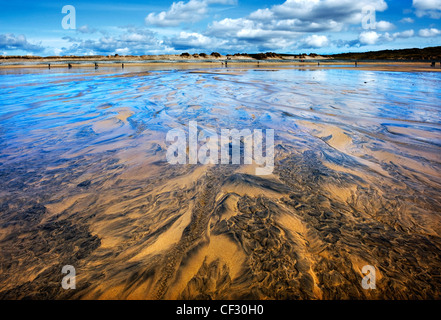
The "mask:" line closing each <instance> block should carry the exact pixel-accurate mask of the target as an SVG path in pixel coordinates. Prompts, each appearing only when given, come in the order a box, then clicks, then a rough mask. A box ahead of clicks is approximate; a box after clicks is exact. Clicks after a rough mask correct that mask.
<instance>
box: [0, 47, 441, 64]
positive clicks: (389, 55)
mask: <svg viewBox="0 0 441 320" xmlns="http://www.w3.org/2000/svg"><path fill="white" fill-rule="evenodd" d="M159 56H168V55H138V56H136V55H124V56H120V55H118V54H114V55H94V56H75V55H70V56H47V57H40V56H18V55H15V56H0V60H6V59H28V60H31V59H32V60H35V59H54V60H61V59H88V60H89V59H110V60H113V59H120V58H124V59H127V58H135V59H147V60H148V59H152V57H159ZM307 56H309V57H310V58H315V57H317V59H320V58H321V57H326V58H332V59H336V60H404V61H435V60H436V61H439V60H441V46H439V47H428V48H424V49H418V48H412V49H398V50H381V51H370V52H359V53H358V52H349V53H339V54H331V55H318V54H316V53H310V54H306V53H299V54H284V53H275V52H266V53H235V54H227V55H226V57H227V59H235V58H252V59H256V60H266V59H282V60H283V59H304V58H306V57H307ZM180 57H181V58H187V59H200V58H201V59H213V58H215V59H217V58H221V57H222V55H221V54H220V53H218V52H212V53H211V54H206V53H193V54H190V53H188V52H184V53H181V54H180Z"/></svg>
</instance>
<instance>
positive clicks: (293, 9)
mask: <svg viewBox="0 0 441 320" xmlns="http://www.w3.org/2000/svg"><path fill="white" fill-rule="evenodd" d="M65 5H72V6H73V7H74V8H75V16H76V17H75V18H76V19H75V27H76V28H75V29H63V27H62V20H63V18H64V17H65V16H66V15H67V14H68V13H65V14H63V13H62V8H63V6H65ZM1 8H2V10H1V11H0V54H2V55H16V54H20V55H26V54H29V55H40V56H47V55H71V54H73V55H92V54H105V55H107V54H115V53H118V54H120V55H124V54H135V55H140V54H171V53H181V52H190V53H194V52H197V53H200V52H206V53H211V52H212V51H217V52H220V53H223V54H227V53H236V52H248V53H251V52H266V51H275V52H279V53H311V52H316V53H322V54H326V53H339V52H357V51H358V52H360V51H371V50H382V49H400V48H413V47H419V48H423V47H428V46H438V45H441V23H440V19H441V0H404V1H403V0H286V1H285V0H267V1H262V0H257V1H256V0H252V1H250V0H183V1H151V0H130V1H120V0H116V1H109V0H106V1H103V0H102V1H84V0H75V1H70V0H69V1H67V0H66V1H44V0H40V1H22V0H11V1H4V0H2V1H1ZM367 8H370V10H367ZM372 9H375V10H374V11H373V10H372ZM369 12H375V20H373V19H370V20H366V17H367V14H369ZM363 21H365V22H366V21H368V22H369V23H368V25H366V23H365V24H363ZM373 21H374V22H375V23H372V22H373ZM69 22H72V21H69Z"/></svg>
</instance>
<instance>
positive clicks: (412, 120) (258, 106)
mask: <svg viewBox="0 0 441 320" xmlns="http://www.w3.org/2000/svg"><path fill="white" fill-rule="evenodd" d="M70 72H71V73H69V72H62V71H60V70H58V71H57V70H50V71H49V70H42V71H38V70H34V71H29V70H28V71H23V70H22V69H16V70H9V71H7V72H3V74H2V75H0V77H1V79H2V81H1V83H0V96H1V99H0V150H1V152H0V177H1V182H2V183H1V184H0V298H2V299H21V298H32V299H66V298H69V299H178V298H183V299H249V298H251V299H414V298H417V299H430V298H440V297H441V277H440V275H441V238H440V236H441V188H440V187H441V96H440V93H441V92H440V90H439V88H441V74H440V73H431V72H424V73H418V72H389V71H373V70H361V69H358V70H356V69H347V68H334V69H326V68H324V69H314V70H307V69H296V68H241V67H236V68H233V69H222V68H213V69H207V68H204V69H199V68H196V69H191V68H189V69H183V70H180V69H177V70H173V69H169V70H164V71H160V70H146V69H145V68H143V67H133V68H126V69H125V70H124V71H120V70H118V69H112V68H108V69H106V70H104V69H103V70H98V71H93V70H87V69H83V70H72V71H70ZM192 120H197V121H198V124H199V126H200V127H201V128H213V129H214V130H217V131H220V129H221V128H237V129H242V128H250V129H254V128H257V129H268V128H272V129H274V130H275V153H276V159H275V169H274V172H273V174H272V175H270V176H256V175H255V174H254V167H253V166H246V165H234V166H233V165H216V166H214V165H211V166H203V165H170V164H168V163H167V161H166V156H165V154H166V149H167V143H166V142H165V141H166V139H165V135H166V133H167V131H168V130H170V129H172V128H178V127H182V128H186V126H187V125H188V122H189V121H192ZM64 265H73V266H74V267H75V268H76V272H77V278H76V281H77V289H75V290H64V289H62V287H61V279H62V277H63V276H64V275H63V274H62V273H61V269H62V266H64ZM364 265H372V266H375V268H376V274H377V282H376V287H377V289H376V290H364V289H363V288H362V286H361V279H362V277H363V274H362V272H361V269H362V267H363V266H364Z"/></svg>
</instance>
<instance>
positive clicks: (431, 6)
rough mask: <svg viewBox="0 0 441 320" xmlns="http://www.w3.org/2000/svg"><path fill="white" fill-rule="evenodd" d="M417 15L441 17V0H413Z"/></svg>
mask: <svg viewBox="0 0 441 320" xmlns="http://www.w3.org/2000/svg"><path fill="white" fill-rule="evenodd" d="M412 5H413V7H414V8H415V9H416V11H415V14H416V15H417V17H423V16H426V15H427V16H429V17H431V18H433V19H439V18H441V0H413V1H412Z"/></svg>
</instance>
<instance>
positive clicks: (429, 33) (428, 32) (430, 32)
mask: <svg viewBox="0 0 441 320" xmlns="http://www.w3.org/2000/svg"><path fill="white" fill-rule="evenodd" d="M418 34H419V35H420V37H424V38H430V37H436V36H439V35H441V30H438V29H436V28H430V29H421V30H420V31H419V32H418Z"/></svg>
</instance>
